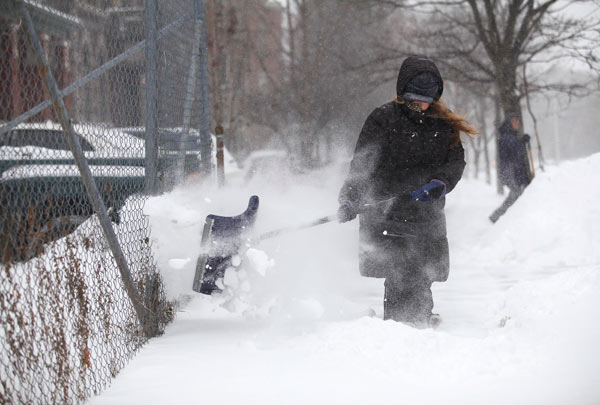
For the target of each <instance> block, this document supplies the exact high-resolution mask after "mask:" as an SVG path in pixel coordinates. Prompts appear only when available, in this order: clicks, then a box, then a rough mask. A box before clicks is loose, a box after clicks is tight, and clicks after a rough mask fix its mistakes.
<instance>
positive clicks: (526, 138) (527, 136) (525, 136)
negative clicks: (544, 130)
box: [522, 134, 531, 143]
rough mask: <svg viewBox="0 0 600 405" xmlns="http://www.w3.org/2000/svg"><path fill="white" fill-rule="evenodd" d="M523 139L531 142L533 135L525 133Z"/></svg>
mask: <svg viewBox="0 0 600 405" xmlns="http://www.w3.org/2000/svg"><path fill="white" fill-rule="evenodd" d="M522 139H523V142H525V143H529V142H531V136H530V135H529V134H524V135H523V138H522Z"/></svg>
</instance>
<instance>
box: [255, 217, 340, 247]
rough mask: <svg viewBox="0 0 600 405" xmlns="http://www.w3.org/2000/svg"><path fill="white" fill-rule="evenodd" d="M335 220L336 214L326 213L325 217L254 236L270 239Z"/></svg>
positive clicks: (260, 238)
mask: <svg viewBox="0 0 600 405" xmlns="http://www.w3.org/2000/svg"><path fill="white" fill-rule="evenodd" d="M336 220H337V215H328V216H326V217H321V218H318V219H315V220H314V221H312V222H309V223H306V224H302V225H297V226H294V227H289V228H282V229H276V230H274V231H270V232H266V233H263V234H262V235H260V236H258V237H257V238H256V240H259V241H261V240H265V239H271V238H274V237H276V236H279V235H283V234H286V233H290V232H294V231H299V230H301V229H306V228H312V227H313V226H318V225H323V224H326V223H328V222H333V221H336Z"/></svg>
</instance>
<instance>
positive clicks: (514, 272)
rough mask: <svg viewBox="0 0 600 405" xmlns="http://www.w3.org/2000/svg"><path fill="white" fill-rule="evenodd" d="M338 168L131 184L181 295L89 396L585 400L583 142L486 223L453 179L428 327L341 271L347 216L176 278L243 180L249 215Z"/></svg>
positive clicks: (587, 273) (589, 314) (323, 202)
mask: <svg viewBox="0 0 600 405" xmlns="http://www.w3.org/2000/svg"><path fill="white" fill-rule="evenodd" d="M343 174H344V173H343V170H341V169H340V168H337V169H330V170H328V171H325V172H323V173H320V174H319V175H318V176H315V177H312V178H306V177H305V178H300V179H293V180H288V181H286V182H282V183H276V182H273V181H270V182H269V184H267V185H264V184H262V185H261V184H259V183H254V184H250V185H248V187H247V188H244V189H239V188H237V189H224V190H215V189H212V188H210V187H205V186H203V185H201V184H188V185H186V186H185V187H181V188H179V189H177V190H175V191H173V192H172V193H170V194H168V195H164V196H160V197H155V198H153V199H151V200H150V201H148V203H147V206H146V213H147V214H148V215H149V216H150V220H151V224H152V229H153V243H154V249H155V250H156V256H157V260H158V264H159V267H160V268H161V271H162V272H163V275H164V278H165V282H166V287H167V293H168V295H169V297H171V298H175V297H177V298H179V299H182V300H184V301H186V302H187V303H186V304H185V305H183V306H182V308H181V310H180V311H179V312H178V314H177V317H176V320H175V321H174V322H173V323H172V324H171V325H170V326H169V327H168V328H167V330H166V333H165V334H164V336H161V337H159V338H156V339H153V340H151V341H150V342H149V343H148V344H147V345H146V346H145V347H144V348H143V349H142V350H141V352H140V353H139V354H138V355H137V356H136V357H135V358H134V359H133V360H132V361H131V362H130V364H129V365H128V366H127V367H126V368H125V369H123V370H122V371H121V372H120V374H119V375H118V376H117V377H116V378H115V380H114V381H113V383H112V385H111V387H110V388H108V389H107V390H106V391H105V392H103V393H102V394H101V395H100V396H98V397H96V398H93V399H92V400H90V401H89V403H90V404H154V403H156V404H159V403H178V404H196V403H206V404H219V405H222V404H302V405H306V404H377V403H394V404H402V403H406V404H442V403H443V404H461V405H463V404H478V405H479V404H527V405H530V404H544V405H547V404H557V405H558V404H561V405H562V404H567V403H568V404H578V405H582V404H590V405H591V404H598V403H600V346H599V345H598V342H599V341H600V252H599V251H600V203H599V201H600V188H599V187H598V184H600V181H599V180H600V154H596V155H593V156H591V157H588V158H585V159H582V160H578V161H575V162H566V163H563V164H562V165H560V166H558V167H550V168H549V169H548V170H547V171H546V172H545V173H538V177H537V178H536V179H535V181H534V182H533V183H532V185H531V186H530V187H529V188H528V189H527V190H526V192H525V193H524V195H523V196H522V197H521V199H519V200H518V201H517V203H516V204H515V205H514V206H513V207H512V208H511V209H510V210H509V211H508V213H507V214H506V215H505V216H504V217H503V218H501V219H500V221H498V222H497V223H496V224H495V225H492V224H491V223H490V222H489V221H488V219H487V217H488V215H489V214H490V213H491V212H492V211H493V209H494V208H496V207H497V206H498V205H499V204H500V203H501V200H502V198H501V197H499V196H497V195H496V194H495V191H494V188H493V187H492V186H489V185H486V184H484V183H483V182H481V181H477V180H468V179H466V180H463V181H462V182H461V183H460V184H459V186H458V187H457V188H456V190H455V191H453V192H452V193H451V194H450V195H449V196H448V198H447V211H446V212H447V218H448V236H449V240H450V251H451V273H450V279H449V280H448V282H446V283H438V284H434V299H435V303H436V304H435V308H434V311H435V312H439V313H440V314H441V315H442V317H443V320H444V321H443V323H442V325H441V326H440V327H439V328H438V329H437V330H416V329H413V328H411V327H408V326H405V325H403V324H400V323H395V322H392V321H383V320H382V312H383V309H382V297H383V283H382V281H381V280H377V279H366V278H361V277H360V276H359V275H358V270H357V228H358V224H357V221H353V222H350V223H347V224H343V225H340V224H337V223H330V224H326V225H321V226H318V227H315V228H311V229H308V230H303V231H299V232H296V233H293V234H289V235H286V236H282V237H280V238H277V239H272V240H269V241H265V242H263V243H262V244H261V245H260V246H254V247H253V248H252V249H249V250H248V251H247V252H246V253H245V254H244V255H243V256H245V257H242V258H241V259H245V260H241V262H242V265H241V266H240V267H239V268H238V269H237V271H231V272H228V273H227V275H226V280H225V282H226V291H225V293H224V294H222V295H221V296H218V297H207V296H203V295H200V294H195V293H194V292H192V291H191V285H192V279H193V273H194V267H195V260H196V256H197V255H198V253H199V244H200V233H201V227H202V222H203V220H204V217H205V216H206V215H207V214H209V213H215V214H219V215H234V214H238V213H240V212H241V211H242V210H243V209H244V208H245V204H246V202H247V199H248V197H249V196H250V195H252V194H258V195H259V196H260V197H261V207H260V209H259V217H258V219H257V223H256V225H255V229H256V231H257V232H259V233H260V232H263V231H268V230H271V229H276V228H280V227H285V226H289V225H296V224H301V223H303V222H310V221H311V220H313V219H315V218H318V217H321V216H324V215H328V214H332V213H334V212H335V210H336V208H337V203H336V196H337V192H338V189H339V186H340V184H341V181H342V175H343ZM373 311H374V312H375V315H374V316H373Z"/></svg>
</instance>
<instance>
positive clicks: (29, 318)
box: [0, 0, 212, 404]
mask: <svg viewBox="0 0 600 405" xmlns="http://www.w3.org/2000/svg"><path fill="white" fill-rule="evenodd" d="M158 3H160V4H158V5H157V0H146V1H143V0H129V1H127V0H122V1H110V2H109V1H103V2H98V1H93V0H38V1H34V0H4V1H2V2H0V16H1V17H0V205H1V210H0V403H15V404H21V403H28V404H29V403H44V404H46V403H81V402H83V401H84V400H85V399H86V398H88V397H90V396H92V395H94V394H97V393H99V392H100V391H101V390H102V389H103V388H105V387H106V386H107V385H108V384H109V383H110V380H111V378H113V377H114V376H115V375H116V374H117V373H118V372H119V370H120V369H122V368H123V367H124V365H125V364H126V363H127V361H128V360H129V359H130V358H131V357H132V356H133V355H134V353H135V352H136V351H137V350H138V349H139V348H140V347H141V345H143V344H144V343H145V342H146V341H147V340H148V339H149V338H150V337H152V336H156V335H158V334H160V333H161V332H162V330H163V329H164V327H165V325H166V324H167V323H168V322H169V321H170V320H171V319H172V316H173V307H174V305H175V303H170V302H167V301H166V300H165V296H164V292H163V288H162V282H161V278H160V275H159V273H158V271H157V268H156V265H155V261H154V258H153V255H152V248H151V243H150V241H151V230H150V229H149V222H148V220H147V218H146V217H145V216H144V211H143V208H144V203H145V200H146V198H147V196H148V195H149V194H155V193H159V192H161V191H164V190H168V189H170V188H172V187H173V186H174V185H176V184H177V183H178V182H180V181H181V180H182V179H184V178H185V177H186V176H189V175H192V174H199V175H202V176H208V175H210V174H211V150H212V145H211V136H210V133H209V120H208V117H209V111H208V89H207V80H206V60H205V52H203V50H204V49H205V48H206V46H205V43H204V41H205V32H204V24H203V2H202V1H200V0H172V1H169V2H158ZM78 151H79V152H78Z"/></svg>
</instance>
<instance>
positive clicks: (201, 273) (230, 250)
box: [192, 195, 416, 295]
mask: <svg viewBox="0 0 600 405" xmlns="http://www.w3.org/2000/svg"><path fill="white" fill-rule="evenodd" d="M396 199H397V197H392V198H389V199H387V200H383V201H377V202H374V203H368V204H365V205H363V207H368V206H372V205H378V204H383V203H392V202H393V201H394V200H396ZM258 205H259V198H258V196H256V195H253V196H252V197H250V200H249V201H248V207H247V208H246V210H245V211H244V212H242V213H241V214H240V215H236V216H233V217H223V216H219V215H214V214H210V215H208V216H207V217H206V220H205V221H204V228H203V230H202V240H201V242H200V243H201V252H202V253H201V254H200V256H199V257H198V260H197V261H196V273H195V275H194V283H193V285H192V289H193V290H194V291H196V292H199V293H202V294H207V295H210V294H212V293H213V292H215V291H217V292H220V291H221V288H220V287H219V286H218V285H217V281H218V280H219V279H222V278H223V276H224V275H225V270H227V268H228V267H230V266H231V265H232V260H233V256H235V255H236V254H238V252H239V250H240V248H241V247H242V245H246V246H252V245H253V244H254V243H258V242H260V241H262V240H265V239H271V238H274V237H277V236H280V235H283V234H286V233H290V232H295V231H299V230H302V229H306V228H312V227H314V226H318V225H323V224H326V223H329V222H333V221H336V220H337V215H328V216H325V217H321V218H318V219H315V220H314V221H311V222H309V223H305V224H302V225H297V226H293V227H288V228H282V229H277V230H274V231H270V232H266V233H263V234H262V235H259V236H257V237H254V238H250V237H249V234H250V230H251V228H252V225H254V222H255V220H256V213H257V211H258ZM390 236H395V237H406V238H414V237H416V236H415V235H412V234H395V235H390Z"/></svg>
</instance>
